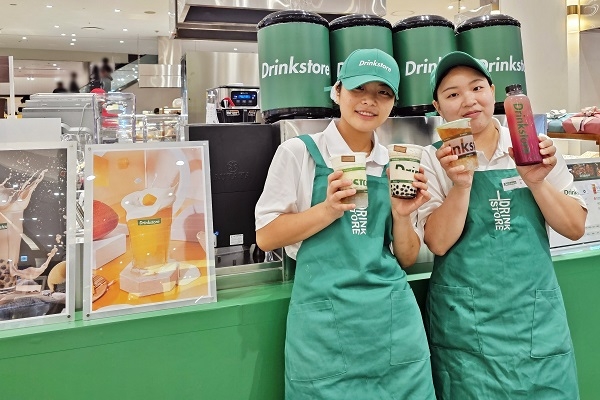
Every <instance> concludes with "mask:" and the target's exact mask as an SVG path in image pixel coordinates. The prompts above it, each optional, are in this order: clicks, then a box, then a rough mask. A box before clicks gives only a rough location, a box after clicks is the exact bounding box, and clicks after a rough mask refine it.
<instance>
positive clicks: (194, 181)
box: [84, 142, 216, 318]
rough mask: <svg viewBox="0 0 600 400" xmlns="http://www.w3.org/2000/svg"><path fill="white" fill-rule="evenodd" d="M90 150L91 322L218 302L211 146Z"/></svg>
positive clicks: (87, 283) (87, 289)
mask: <svg viewBox="0 0 600 400" xmlns="http://www.w3.org/2000/svg"><path fill="white" fill-rule="evenodd" d="M86 149H87V153H86V181H85V216H86V217H85V220H86V224H87V225H86V249H87V252H86V254H87V256H86V260H87V261H88V263H87V264H86V268H85V273H86V275H85V276H84V311H85V313H84V315H85V317H86V318H94V316H98V315H100V314H104V315H105V316H108V315H120V314H125V313H131V312H139V311H149V310H154V309H160V308H168V307H176V306H179V305H185V304H196V303H205V302H211V301H216V285H215V276H214V256H213V255H212V253H213V244H212V242H211V243H209V241H210V240H212V239H211V238H212V235H208V234H207V232H212V221H210V216H211V212H210V205H211V200H210V179H209V178H208V177H209V175H208V167H209V164H208V159H207V155H208V148H207V147H206V145H204V144H203V143H202V142H200V143H195V144H194V145H190V144H179V143H173V144H144V145H136V146H131V145H128V146H119V145H110V146H103V145H100V146H88V147H86Z"/></svg>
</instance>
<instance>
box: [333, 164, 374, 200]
mask: <svg viewBox="0 0 600 400" xmlns="http://www.w3.org/2000/svg"><path fill="white" fill-rule="evenodd" d="M330 160H331V166H332V168H333V170H334V171H343V172H344V174H343V175H342V177H341V178H340V179H347V180H350V181H352V185H350V186H348V187H343V188H341V190H345V189H356V194H354V195H353V196H349V197H345V198H344V199H342V203H345V204H354V205H356V208H367V206H368V205H369V196H368V193H367V192H368V189H367V155H366V154H365V153H349V154H343V155H341V156H335V157H331V159H330Z"/></svg>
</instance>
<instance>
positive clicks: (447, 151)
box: [435, 143, 473, 189]
mask: <svg viewBox="0 0 600 400" xmlns="http://www.w3.org/2000/svg"><path fill="white" fill-rule="evenodd" d="M435 156H436V157H437V159H438V160H439V161H440V164H441V165H442V168H444V171H446V175H448V178H450V180H451V181H452V183H453V184H454V186H456V187H459V188H462V189H468V188H470V187H471V185H472V183H473V171H468V170H466V169H465V166H464V165H458V166H456V167H453V166H452V163H453V162H454V161H456V160H458V156H457V155H454V154H452V148H451V147H450V145H449V144H448V143H444V145H443V146H442V147H440V148H439V149H438V150H437V151H436V152H435Z"/></svg>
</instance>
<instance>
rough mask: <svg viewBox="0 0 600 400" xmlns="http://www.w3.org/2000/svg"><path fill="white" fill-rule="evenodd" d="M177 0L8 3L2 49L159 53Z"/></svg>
mask: <svg viewBox="0 0 600 400" xmlns="http://www.w3.org/2000/svg"><path fill="white" fill-rule="evenodd" d="M172 1H175V0H97V1H92V0H2V1H1V4H0V48H7V49H23V50H26V49H29V50H34V49H39V50H59V51H85V52H98V53H106V54H110V53H129V54H156V53H157V37H159V36H169V35H170V31H169V21H170V18H171V16H170V14H169V5H170V4H171V2H172ZM328 1H332V0H328ZM340 1H342V0H340ZM343 1H346V0H343ZM479 4H480V0H461V1H460V4H459V2H458V1H450V0H387V4H386V8H387V15H386V16H385V18H387V19H388V20H389V21H390V22H391V23H392V24H393V23H395V22H397V21H399V20H401V19H404V18H407V17H410V16H414V15H419V14H438V15H441V16H443V17H446V18H448V19H450V20H453V19H454V15H455V14H456V13H457V11H462V12H465V11H466V10H469V9H474V8H477V7H479ZM48 6H52V7H48ZM461 9H462V10H461ZM115 10H119V12H116V11H115ZM56 26H57V27H56ZM125 29H126V30H125ZM25 38H26V39H25ZM73 39H75V40H73ZM121 42H122V43H121ZM182 48H183V51H184V52H185V51H218V52H234V51H236V52H254V53H255V52H257V45H256V43H243V42H242V43H240V42H216V41H199V40H184V41H183V46H182ZM28 58H31V57H28ZM57 58H58V57H57ZM54 64H56V65H54ZM19 67H20V69H19ZM81 70H82V64H81V63H68V62H65V61H37V62H36V61H24V60H15V76H16V77H28V76H35V77H47V78H50V77H53V78H54V79H62V80H64V81H65V82H66V81H67V78H68V76H67V71H81Z"/></svg>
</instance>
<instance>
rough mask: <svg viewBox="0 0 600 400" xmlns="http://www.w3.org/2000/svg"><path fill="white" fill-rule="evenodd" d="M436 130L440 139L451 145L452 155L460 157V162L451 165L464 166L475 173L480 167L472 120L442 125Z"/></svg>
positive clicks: (467, 119) (464, 119) (461, 120)
mask: <svg viewBox="0 0 600 400" xmlns="http://www.w3.org/2000/svg"><path fill="white" fill-rule="evenodd" d="M436 129H437V131H438V134H439V135H440V139H442V141H443V142H444V143H448V144H449V145H450V148H451V149H452V154H454V155H456V156H458V160H456V161H453V162H452V163H451V166H452V167H456V166H458V165H464V167H465V170H467V171H475V170H476V169H477V168H478V167H479V162H478V161H477V152H476V151H475V139H474V138H473V133H472V132H471V118H462V119H457V120H456V121H452V122H448V123H446V124H443V125H440V126H438V127H437V128H436Z"/></svg>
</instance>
